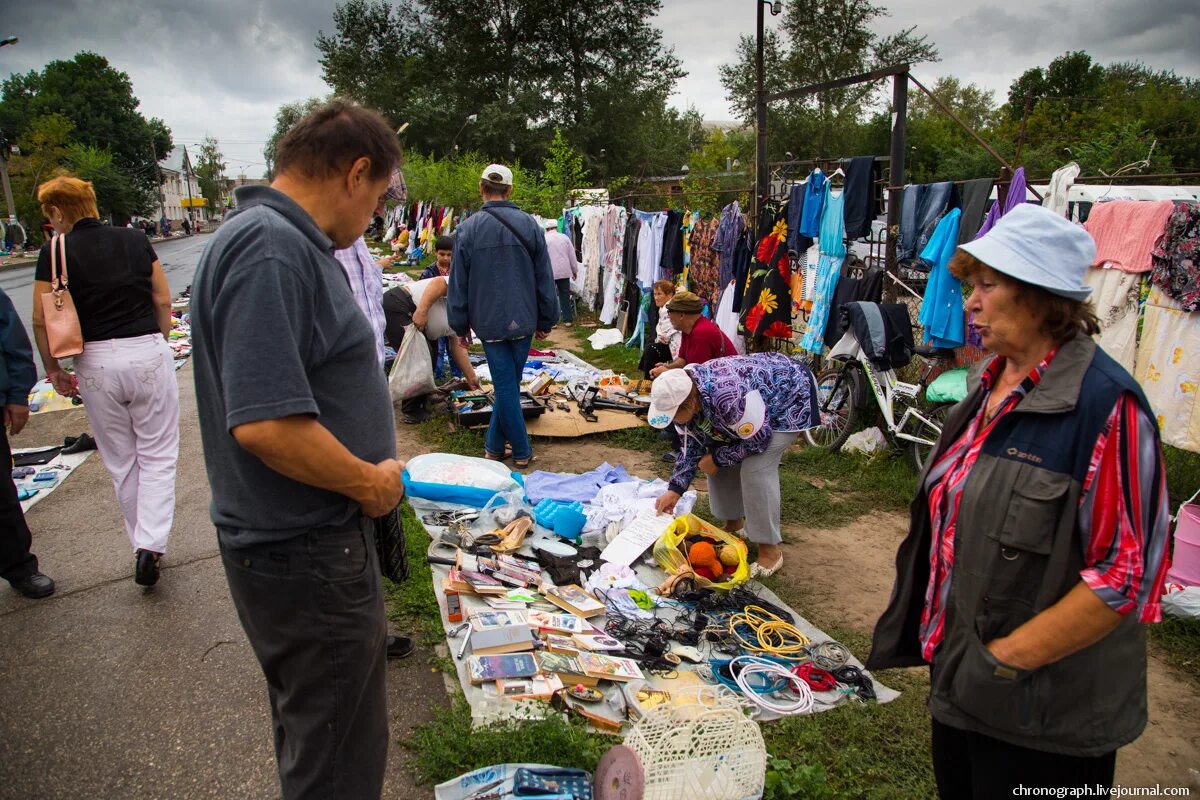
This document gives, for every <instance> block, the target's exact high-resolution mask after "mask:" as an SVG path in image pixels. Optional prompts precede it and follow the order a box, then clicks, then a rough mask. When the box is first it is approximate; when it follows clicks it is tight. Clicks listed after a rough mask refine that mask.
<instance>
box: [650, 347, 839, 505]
mask: <svg viewBox="0 0 1200 800" xmlns="http://www.w3.org/2000/svg"><path fill="white" fill-rule="evenodd" d="M684 369H686V370H687V371H688V374H689V375H691V376H692V380H693V381H694V382H695V384H696V388H697V389H699V391H700V406H701V410H700V413H699V414H697V415H696V416H695V417H694V418H693V419H692V421H691V422H689V423H688V424H687V425H680V426H676V430H678V431H679V434H680V438H681V444H680V448H679V455H678V457H677V458H676V460H675V471H674V472H673V473H672V474H671V480H670V488H671V490H672V491H675V492H679V493H680V494H682V493H683V492H684V491H686V490H687V487H688V486H689V485H691V483H692V478H693V477H694V476H695V474H696V469H697V468H698V467H699V464H700V459H701V458H703V457H704V454H705V453H708V452H711V453H712V456H713V460H714V461H715V462H716V463H717V466H718V467H731V466H733V465H735V464H740V463H741V462H742V461H743V460H745V459H746V458H748V457H749V456H752V455H755V454H757V453H761V452H763V451H764V450H766V449H767V445H768V444H770V442H771V435H772V434H773V433H775V432H776V431H778V432H791V431H803V430H807V429H809V428H811V427H813V426H815V425H817V424H818V422H819V420H820V416H819V413H818V410H817V381H816V379H815V378H814V377H813V374H812V371H811V370H809V369H808V367H806V366H804V365H803V364H801V363H800V362H798V361H793V360H792V359H790V358H788V357H787V356H785V355H783V354H781V353H756V354H754V355H749V356H730V357H728V358H716V359H713V360H712V361H708V362H706V363H704V364H689V365H688V366H686V367H684Z"/></svg>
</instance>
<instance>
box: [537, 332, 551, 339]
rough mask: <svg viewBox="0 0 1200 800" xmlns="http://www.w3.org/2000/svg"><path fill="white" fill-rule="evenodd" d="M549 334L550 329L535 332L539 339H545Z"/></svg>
mask: <svg viewBox="0 0 1200 800" xmlns="http://www.w3.org/2000/svg"><path fill="white" fill-rule="evenodd" d="M549 336H550V331H538V332H537V338H539V339H546V338H548V337H549Z"/></svg>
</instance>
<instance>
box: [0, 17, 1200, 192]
mask: <svg viewBox="0 0 1200 800" xmlns="http://www.w3.org/2000/svg"><path fill="white" fill-rule="evenodd" d="M785 2H786V0H785ZM878 2H879V3H881V4H882V5H885V6H887V7H888V8H889V9H890V11H891V14H892V15H891V17H890V18H888V19H886V20H883V21H882V22H881V23H880V24H879V26H878V29H879V31H880V32H881V33H892V32H894V31H896V30H899V29H901V28H905V27H908V26H911V25H916V26H917V28H918V31H919V32H921V33H924V34H926V35H927V36H928V37H929V39H930V40H931V41H932V42H933V43H934V44H935V45H936V46H937V48H938V50H939V51H940V52H941V56H942V61H941V62H940V63H938V64H932V65H921V66H918V67H916V68H915V69H914V74H915V75H917V77H919V78H921V79H922V80H923V82H924V80H925V79H928V80H929V81H930V82H932V81H933V80H935V79H936V78H937V77H938V76H940V75H948V74H949V75H956V76H958V77H959V78H960V79H962V80H964V81H969V82H974V83H977V84H979V85H981V86H983V87H985V88H988V89H993V90H995V91H996V96H997V98H998V99H999V100H1003V99H1004V96H1005V92H1006V91H1007V87H1008V85H1009V83H1010V82H1011V81H1012V79H1013V78H1015V77H1016V76H1017V75H1019V74H1020V73H1021V72H1023V71H1024V70H1025V69H1027V68H1029V67H1032V66H1039V65H1045V64H1048V63H1049V62H1050V60H1051V59H1053V58H1054V57H1055V56H1057V55H1060V54H1061V53H1063V52H1065V51H1067V50H1079V49H1082V50H1087V51H1088V52H1089V53H1091V54H1092V56H1093V57H1094V58H1096V59H1097V60H1098V61H1100V62H1102V63H1107V62H1110V61H1116V60H1141V61H1143V62H1145V63H1147V64H1149V65H1150V66H1152V67H1154V68H1159V69H1173V70H1175V71H1176V72H1178V73H1180V74H1186V75H1190V76H1193V77H1200V47H1197V46H1196V42H1197V41H1200V2H1197V0H1138V1H1137V2H1129V0H1090V2H1084V3H1080V2H1068V1H1067V0H1063V1H1061V2H1055V1H1054V0H1051V1H1050V2H1046V0H1005V2H1003V3H1000V2H995V1H993V2H989V1H988V0H955V1H954V2H947V0H878ZM334 5H335V3H334V2H333V0H327V1H322V0H204V2H195V3H180V2H175V0H54V2H53V3H46V4H42V3H35V2H32V1H31V0H0V10H3V12H4V13H3V14H0V37H3V36H19V37H20V39H21V41H20V43H19V44H16V45H11V46H7V47H2V48H0V75H7V74H9V73H11V72H18V71H20V72H24V71H27V70H30V69H41V68H42V67H43V66H45V64H46V63H47V62H49V61H52V60H54V59H69V58H71V57H72V56H73V55H74V54H75V53H77V52H78V51H80V50H85V49H87V50H93V51H95V52H97V53H100V54H101V55H103V56H105V57H107V58H108V59H109V61H110V62H111V63H112V64H113V65H115V66H116V67H117V68H119V69H121V70H124V71H125V72H127V73H129V76H130V78H131V79H132V80H133V88H134V93H135V94H136V95H137V97H138V98H139V99H140V100H141V110H142V112H143V113H144V114H146V115H147V116H157V117H161V118H162V119H164V120H165V121H166V122H167V124H168V125H169V126H170V128H171V130H172V131H173V133H174V135H175V141H176V142H177V143H179V144H184V145H187V146H189V148H191V149H192V152H193V153H195V151H196V149H195V145H197V144H198V143H199V141H200V139H202V138H203V137H204V135H205V134H212V135H214V136H216V137H217V139H219V140H220V142H221V147H222V150H223V151H224V153H225V154H226V156H227V159H226V160H227V162H228V164H229V172H230V173H231V174H234V175H236V174H237V173H238V172H240V171H244V172H245V173H246V174H247V175H250V176H258V175H260V174H261V173H262V170H263V163H262V161H263V158H262V145H263V142H264V141H265V139H266V137H267V136H268V135H269V133H270V131H271V128H272V127H273V119H274V114H275V110H276V109H277V108H278V107H279V105H280V104H281V103H285V102H289V101H292V100H297V99H301V98H305V97H309V96H312V95H322V94H325V93H326V92H328V87H327V86H325V83H324V82H323V81H322V80H321V68H320V65H319V64H318V63H317V52H316V48H315V47H314V46H313V41H314V39H315V37H316V34H317V31H318V30H320V29H322V28H324V29H325V30H327V31H328V30H330V29H331V28H332V23H331V21H332V9H333V7H334ZM663 5H664V8H663V12H662V14H661V15H660V17H659V19H658V20H657V25H658V27H659V28H660V29H662V31H663V34H664V38H665V40H666V42H667V44H669V45H671V46H673V47H674V48H675V52H676V54H677V55H678V56H679V57H680V58H681V59H682V60H683V67H684V69H686V70H687V71H688V73H689V75H688V77H686V78H685V79H684V80H682V81H681V82H680V83H679V85H678V91H677V93H676V95H675V97H674V98H673V102H674V103H675V104H676V105H677V106H679V107H685V106H687V105H689V104H691V105H695V106H696V107H697V108H699V109H700V111H701V112H703V113H704V115H705V117H706V118H708V119H709V120H728V119H731V118H732V115H731V113H730V112H729V108H728V105H727V104H726V101H725V92H724V90H723V89H722V88H721V84H720V80H719V76H718V72H717V69H718V67H719V66H720V65H721V64H722V63H725V62H726V61H729V60H731V59H732V58H733V54H734V48H735V46H736V44H737V37H738V34H740V33H752V32H753V30H754V21H755V6H754V0H665V2H664V3H663ZM51 7H52V8H51ZM768 20H770V16H769V15H768ZM768 24H770V23H768ZM812 42H813V46H815V47H820V46H822V34H821V31H819V30H814V31H813V32H812Z"/></svg>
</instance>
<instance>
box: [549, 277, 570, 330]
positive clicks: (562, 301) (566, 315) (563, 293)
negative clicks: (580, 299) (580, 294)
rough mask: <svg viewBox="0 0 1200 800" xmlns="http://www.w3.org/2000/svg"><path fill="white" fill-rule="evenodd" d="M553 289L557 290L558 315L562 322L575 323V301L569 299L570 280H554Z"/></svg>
mask: <svg viewBox="0 0 1200 800" xmlns="http://www.w3.org/2000/svg"><path fill="white" fill-rule="evenodd" d="M554 288H555V289H556V290H558V313H559V316H560V317H562V321H563V322H574V321H575V300H574V298H572V297H571V279H570V278H555V280H554Z"/></svg>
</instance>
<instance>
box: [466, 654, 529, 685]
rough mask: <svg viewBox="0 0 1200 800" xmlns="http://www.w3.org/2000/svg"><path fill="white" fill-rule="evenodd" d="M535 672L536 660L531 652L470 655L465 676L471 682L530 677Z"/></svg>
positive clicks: (478, 682)
mask: <svg viewBox="0 0 1200 800" xmlns="http://www.w3.org/2000/svg"><path fill="white" fill-rule="evenodd" d="M537 673H538V665H537V661H536V660H535V659H534V657H533V654H531V653H513V654H510V655H500V656H471V657H470V658H469V659H467V676H468V677H469V678H470V680H471V683H473V684H480V683H487V682H488V681H499V680H508V679H511V678H532V677H533V676H534V675H537Z"/></svg>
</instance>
